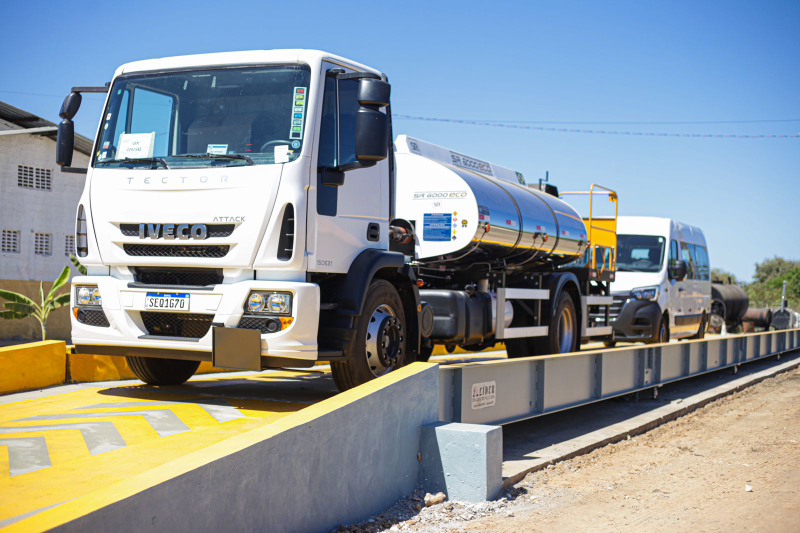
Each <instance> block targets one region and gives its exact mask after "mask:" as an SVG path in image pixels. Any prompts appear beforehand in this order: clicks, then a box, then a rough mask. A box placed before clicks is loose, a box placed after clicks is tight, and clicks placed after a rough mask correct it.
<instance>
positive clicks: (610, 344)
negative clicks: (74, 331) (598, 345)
mask: <svg viewBox="0 0 800 533" xmlns="http://www.w3.org/2000/svg"><path fill="white" fill-rule="evenodd" d="M616 345H617V341H603V346H605V347H606V348H613V347H614V346H616Z"/></svg>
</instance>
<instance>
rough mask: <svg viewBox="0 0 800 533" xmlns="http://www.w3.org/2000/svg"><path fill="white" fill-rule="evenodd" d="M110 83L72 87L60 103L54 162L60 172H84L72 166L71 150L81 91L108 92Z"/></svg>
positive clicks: (83, 169) (73, 143)
mask: <svg viewBox="0 0 800 533" xmlns="http://www.w3.org/2000/svg"><path fill="white" fill-rule="evenodd" d="M110 85H111V83H110V82H107V83H106V84H105V85H104V86H85V87H81V86H79V87H73V88H72V92H71V93H69V94H68V95H67V97H66V98H64V103H63V104H61V111H59V113H58V116H59V117H61V119H62V120H61V123H60V124H59V125H58V136H57V137H56V164H57V165H58V166H60V167H61V172H72V173H74V174H86V172H87V171H88V170H89V169H87V168H78V167H73V166H71V165H72V152H73V151H74V149H75V124H74V123H73V122H72V119H73V118H75V115H76V114H78V110H79V109H80V107H81V101H82V100H83V98H82V97H81V93H108V90H109V88H110Z"/></svg>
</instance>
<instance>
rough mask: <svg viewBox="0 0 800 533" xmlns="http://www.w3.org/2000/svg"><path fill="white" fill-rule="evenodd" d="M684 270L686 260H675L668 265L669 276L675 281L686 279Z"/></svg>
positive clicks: (685, 269)
mask: <svg viewBox="0 0 800 533" xmlns="http://www.w3.org/2000/svg"><path fill="white" fill-rule="evenodd" d="M686 271H687V268H686V261H683V260H679V261H676V262H675V265H673V266H671V267H669V277H670V279H674V280H675V281H683V280H684V279H686Z"/></svg>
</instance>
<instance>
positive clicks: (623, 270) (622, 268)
mask: <svg viewBox="0 0 800 533" xmlns="http://www.w3.org/2000/svg"><path fill="white" fill-rule="evenodd" d="M617 271H618V272H644V270H638V269H635V268H628V267H621V266H618V267H617Z"/></svg>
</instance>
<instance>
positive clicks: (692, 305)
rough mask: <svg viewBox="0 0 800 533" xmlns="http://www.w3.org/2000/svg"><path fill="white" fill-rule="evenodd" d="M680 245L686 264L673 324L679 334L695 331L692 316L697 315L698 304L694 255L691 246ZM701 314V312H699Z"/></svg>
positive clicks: (680, 282)
mask: <svg viewBox="0 0 800 533" xmlns="http://www.w3.org/2000/svg"><path fill="white" fill-rule="evenodd" d="M680 245H681V259H682V260H683V261H684V262H685V263H686V278H685V279H684V280H683V281H679V282H678V283H677V285H678V292H679V294H680V303H679V316H676V317H675V323H676V324H677V325H678V328H679V330H680V331H681V332H683V333H686V332H692V331H694V330H695V329H697V328H696V327H695V326H696V324H694V323H693V322H692V318H691V317H692V316H693V315H695V314H697V308H698V307H699V304H698V302H697V290H696V288H695V284H696V283H695V278H696V275H697V268H696V267H695V262H694V257H692V256H693V255H694V254H693V253H692V250H691V245H690V244H687V243H685V242H683V241H681V243H680ZM701 312H702V311H701Z"/></svg>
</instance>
